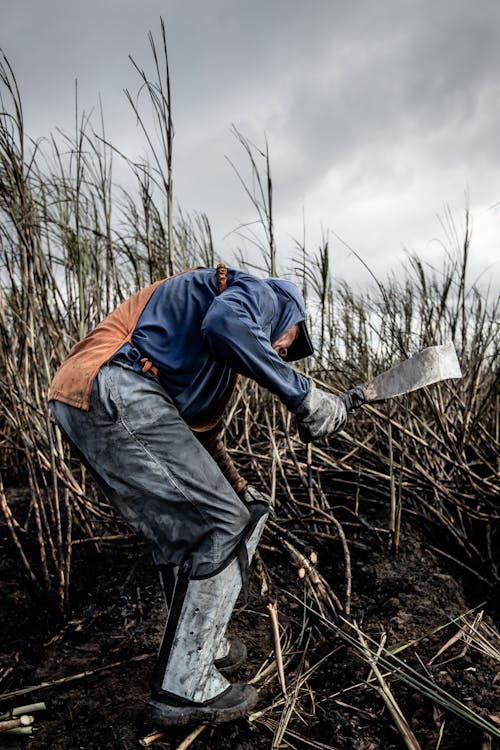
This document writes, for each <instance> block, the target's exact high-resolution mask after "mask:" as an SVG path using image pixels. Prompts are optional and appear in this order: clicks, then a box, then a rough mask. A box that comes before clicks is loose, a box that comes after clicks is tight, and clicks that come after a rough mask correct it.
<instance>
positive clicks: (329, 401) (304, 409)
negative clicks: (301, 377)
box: [295, 381, 347, 443]
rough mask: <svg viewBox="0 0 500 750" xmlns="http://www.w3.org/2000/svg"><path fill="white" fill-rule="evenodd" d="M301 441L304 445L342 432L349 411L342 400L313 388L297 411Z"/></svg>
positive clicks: (312, 385) (296, 416) (312, 386)
mask: <svg viewBox="0 0 500 750" xmlns="http://www.w3.org/2000/svg"><path fill="white" fill-rule="evenodd" d="M295 418H296V420H297V428H298V431H299V436H300V439H301V440H302V441H303V442H304V443H310V442H312V441H313V440H318V439H319V438H322V437H326V435H331V434H332V433H333V432H337V431H338V430H341V429H342V427H343V426H344V425H345V423H346V421H347V409H346V405H345V403H344V401H343V399H342V398H340V397H339V396H335V395H334V394H333V393H327V392H326V391H322V390H321V389H320V388H316V386H315V385H314V383H313V382H312V381H311V388H310V390H309V393H308V394H307V396H306V397H305V399H304V400H303V401H302V403H301V404H300V406H299V408H298V409H297V410H296V411H295Z"/></svg>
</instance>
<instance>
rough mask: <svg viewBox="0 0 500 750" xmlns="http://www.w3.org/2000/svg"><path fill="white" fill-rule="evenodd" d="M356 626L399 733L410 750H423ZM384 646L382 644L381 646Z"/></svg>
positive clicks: (383, 698) (380, 691)
mask: <svg viewBox="0 0 500 750" xmlns="http://www.w3.org/2000/svg"><path fill="white" fill-rule="evenodd" d="M354 628H355V630H356V633H357V635H358V639H359V642H360V643H361V646H362V647H363V651H364V652H365V655H366V659H367V661H368V663H369V665H370V667H371V670H372V672H373V674H374V675H375V677H376V678H377V681H378V683H379V685H380V690H379V693H380V696H381V697H382V700H383V701H384V703H385V705H386V706H387V709H388V710H389V713H390V714H391V716H392V718H393V720H394V723H395V724H396V727H397V728H398V730H399V733H400V734H401V736H402V738H403V740H404V742H405V744H406V747H408V748H409V750H422V749H421V747H420V745H419V743H418V740H417V738H416V737H415V735H414V734H413V732H412V730H411V727H410V725H409V724H408V722H407V721H406V719H405V717H404V716H403V713H402V711H401V709H400V708H399V705H398V703H397V701H396V699H395V697H394V695H393V694H392V692H391V691H390V689H389V686H388V684H387V682H386V681H385V680H384V678H383V677H382V674H381V672H380V670H379V668H378V667H377V664H376V661H375V659H374V658H373V656H372V654H371V652H370V649H369V648H368V646H367V643H366V641H365V639H364V637H363V634H362V632H361V630H360V629H359V628H358V626H357V625H356V624H354ZM381 647H382V646H381Z"/></svg>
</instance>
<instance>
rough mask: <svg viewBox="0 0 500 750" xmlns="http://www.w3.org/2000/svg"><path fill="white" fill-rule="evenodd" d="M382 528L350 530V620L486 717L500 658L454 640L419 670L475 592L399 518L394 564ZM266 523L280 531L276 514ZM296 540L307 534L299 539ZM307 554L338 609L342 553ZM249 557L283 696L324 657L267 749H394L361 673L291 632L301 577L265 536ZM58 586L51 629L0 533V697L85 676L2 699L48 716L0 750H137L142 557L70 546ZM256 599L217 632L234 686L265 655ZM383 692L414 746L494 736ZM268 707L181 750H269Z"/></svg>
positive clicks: (320, 637)
mask: <svg viewBox="0 0 500 750" xmlns="http://www.w3.org/2000/svg"><path fill="white" fill-rule="evenodd" d="M339 517H340V516H339ZM386 520H387V519H386V508H384V507H383V505H380V506H377V507H374V508H371V509H369V511H367V515H366V518H365V523H364V524H363V525H361V526H359V527H358V526H355V527H352V528H351V529H349V534H348V539H349V542H350V551H351V556H352V566H353V570H352V585H353V594H352V615H353V617H355V618H356V620H357V622H358V623H359V624H360V626H361V627H362V629H363V631H364V632H365V633H367V634H368V635H370V636H372V637H373V638H374V639H375V640H377V641H378V640H379V639H380V635H381V632H382V630H385V632H386V633H387V646H394V645H396V644H399V643H406V642H408V641H410V640H413V639H419V640H418V643H416V644H415V645H414V646H413V647H412V648H410V649H408V650H407V651H405V652H404V653H403V654H401V657H402V658H404V659H406V660H407V662H408V663H409V664H412V665H414V666H416V667H418V669H419V671H420V672H421V673H424V674H425V673H426V670H427V674H428V676H430V677H431V678H432V679H433V680H435V682H436V683H437V684H439V685H440V686H441V687H444V688H445V689H447V690H449V692H451V693H452V694H453V695H455V696H456V697H459V698H460V699H461V700H462V701H464V702H465V703H466V704H467V705H468V706H470V707H471V708H475V709H477V710H478V711H479V712H481V713H482V714H483V715H484V716H488V715H492V714H493V715H497V716H498V714H500V677H499V675H498V662H497V663H496V664H495V662H494V661H493V660H492V659H491V658H490V657H486V656H483V655H481V654H480V653H479V652H477V650H475V649H473V648H471V647H469V648H465V649H464V643H463V641H459V642H457V643H456V644H453V645H452V646H450V647H449V648H448V649H447V650H446V651H445V652H444V653H443V655H442V656H441V657H440V658H438V659H437V660H436V661H435V662H434V663H433V665H432V666H427V663H428V661H429V659H430V658H431V657H433V656H435V654H436V653H437V651H438V650H439V648H441V647H442V646H443V645H444V644H445V643H446V642H447V641H448V639H449V638H451V636H452V635H454V634H455V633H456V632H457V630H458V628H457V627H456V626H450V627H448V628H446V629H445V630H443V631H441V632H438V633H435V634H434V635H429V634H430V633H431V631H432V630H434V629H435V628H436V626H438V625H442V624H444V623H446V622H448V621H449V620H450V619H451V618H452V617H456V616H458V615H460V614H461V613H464V612H466V611H467V610H469V609H470V608H472V607H477V606H478V605H481V603H482V602H483V601H484V600H485V592H484V591H481V589H480V587H479V586H478V585H477V582H476V581H474V580H473V579H472V577H471V576H468V575H467V574H466V573H464V571H463V570H462V569H461V568H460V567H459V566H457V565H455V564H454V563H453V562H452V561H451V560H448V559H446V558H443V557H442V556H441V555H437V554H436V553H435V552H433V551H432V550H431V549H429V545H430V544H435V543H436V540H435V539H432V538H431V537H429V536H428V535H427V533H426V532H425V531H424V530H423V529H422V528H420V525H419V523H418V522H417V520H416V519H413V518H412V517H411V516H410V515H409V516H408V517H407V518H406V521H405V523H404V524H403V535H402V540H401V547H400V551H399V553H398V555H397V556H396V557H395V556H394V555H393V554H391V553H390V551H388V550H387V548H386V544H385V541H384V539H385V538H384V535H383V534H381V533H379V532H377V531H374V530H373V529H374V528H375V527H377V526H380V527H383V526H384V525H386ZM277 522H278V523H280V519H279V518H278V519H277ZM281 523H283V525H285V526H286V528H287V529H288V530H289V531H290V530H294V531H295V532H296V533H297V534H299V535H300V534H301V533H303V534H304V533H305V530H304V526H302V527H301V524H300V523H299V522H297V523H294V522H291V521H290V519H287V520H286V521H282V522H281ZM307 531H308V533H309V539H310V538H311V535H312V533H313V531H312V530H311V529H308V530H307ZM316 551H317V553H318V556H319V562H318V570H319V571H320V572H321V573H322V574H323V575H324V576H325V578H326V579H327V580H328V581H329V583H330V584H331V585H332V588H333V589H334V590H337V593H338V595H339V597H340V598H342V596H343V586H344V567H343V555H342V550H341V546H340V544H339V543H338V542H336V541H335V540H327V539H322V540H320V541H319V542H318V544H317V545H316ZM260 555H261V558H262V562H263V565H264V569H265V570H266V573H267V577H268V579H269V583H270V586H271V597H272V598H274V597H276V599H277V601H278V610H279V620H280V625H281V627H282V636H283V637H282V641H283V645H284V656H285V661H286V678H287V682H288V685H289V686H292V687H293V686H294V684H295V683H294V677H295V676H296V675H297V674H298V673H299V670H302V671H304V669H307V668H308V667H312V666H314V665H316V664H317V663H318V662H319V661H320V660H321V659H322V658H323V657H327V658H326V659H325V660H324V662H323V663H322V664H321V665H320V666H319V667H317V669H315V670H314V671H313V673H312V674H311V676H310V677H309V679H308V681H307V682H306V683H304V684H303V686H302V688H301V689H300V691H299V692H298V694H297V702H296V704H295V711H294V713H293V714H292V718H291V719H290V722H289V724H288V729H289V730H290V731H291V732H293V733H294V734H293V735H292V734H286V735H285V737H284V740H283V741H282V743H281V745H280V746H281V747H296V748H302V747H304V748H305V747H308V746H309V747H310V746H313V747H326V748H336V749H338V750H346V749H347V748H349V749H352V748H354V749H355V750H378V749H379V748H380V749H383V750H391V748H395V749H396V748H404V747H405V744H404V742H403V741H402V739H401V736H400V734H399V733H398V731H397V730H396V729H395V727H394V723H393V721H392V719H391V717H390V715H389V714H388V711H387V709H386V708H385V707H384V704H383V702H382V700H381V698H380V695H379V693H378V692H377V690H376V689H375V688H374V687H368V686H366V684H364V680H365V679H366V677H367V675H368V673H369V668H368V666H367V665H366V663H364V662H363V661H362V660H361V659H360V658H359V657H358V656H357V655H356V653H355V652H354V650H353V649H352V647H349V646H347V645H346V644H345V643H344V642H343V640H342V639H340V638H339V636H338V635H336V634H335V632H333V631H332V630H331V629H330V628H329V627H327V626H326V625H325V624H324V623H321V622H320V621H319V620H318V619H317V618H316V617H315V616H314V615H311V616H310V617H309V619H308V621H307V623H306V628H305V630H304V632H303V617H304V608H303V606H302V604H301V603H300V602H301V600H302V598H303V595H304V581H303V580H301V579H299V578H298V576H297V573H296V569H295V568H294V567H293V565H292V563H291V561H290V558H289V557H287V555H286V554H285V552H284V551H283V549H281V548H280V547H279V545H278V544H277V538H276V536H275V535H273V534H271V533H270V532H266V534H265V536H264V539H263V544H262V547H261V551H260ZM72 576H73V587H72V600H71V607H72V608H71V612H70V615H69V617H68V618H67V620H66V621H65V622H58V621H57V620H56V619H55V618H54V616H53V615H50V614H49V613H48V612H49V610H48V608H47V606H46V605H45V604H44V603H43V602H41V601H39V600H38V599H37V598H36V597H35V595H34V594H32V593H30V592H29V591H28V589H27V586H26V582H25V580H24V578H23V576H22V573H21V570H20V565H19V564H18V562H17V558H16V557H15V555H14V552H13V550H12V548H11V546H10V542H9V540H8V535H7V530H6V528H5V527H2V526H0V580H1V600H0V634H1V639H0V693H1V694H2V695H4V694H5V693H6V692H8V691H11V690H15V689H17V688H20V687H23V686H29V685H39V684H40V683H42V682H43V681H48V682H53V681H54V680H56V679H58V678H62V677H69V676H72V675H78V674H81V673H82V672H90V673H91V674H88V675H87V676H84V677H80V678H78V679H75V680H73V681H69V682H65V683H60V684H55V685H52V686H51V687H48V688H44V689H41V688H39V689H34V690H33V691H32V692H29V693H28V694H26V695H24V696H21V697H16V698H15V699H12V700H10V701H9V700H3V701H0V713H1V710H2V709H3V708H9V705H11V704H12V703H14V704H15V705H23V704H26V703H30V702H33V701H38V700H44V701H45V702H46V704H47V710H46V712H44V713H43V714H38V715H37V718H36V725H37V728H38V729H37V732H36V735H34V736H33V737H32V738H29V737H13V736H10V737H9V736H7V735H3V736H1V737H0V746H1V747H3V746H5V747H9V748H13V749H14V748H15V749H16V750H17V748H25V747H36V748H37V749H38V748H40V749H41V748H47V749H48V748H50V749H51V750H69V749H72V750H73V749H79V748H82V749H83V750H94V749H95V750H98V749H99V750H100V749H101V748H103V749H104V748H107V749H108V748H123V749H125V748H127V749H129V748H130V749H131V748H137V747H139V744H138V736H141V735H142V734H143V733H144V730H143V728H142V727H139V729H138V727H137V717H138V714H139V713H140V709H141V706H142V705H143V703H144V701H145V700H147V697H148V676H149V674H150V672H151V669H152V667H153V664H154V660H155V657H154V653H155V650H156V648H157V646H158V643H159V640H160V637H161V633H162V629H163V622H164V616H163V613H162V602H161V596H160V590H159V585H158V583H157V577H156V572H155V569H154V567H153V565H152V562H151V560H150V556H149V553H148V550H147V549H146V548H145V547H144V546H143V545H142V544H141V543H139V542H137V541H135V540H134V539H131V538H129V537H126V536H125V537H124V538H123V539H121V540H117V541H114V542H108V543H106V544H103V545H102V547H101V551H100V552H99V553H98V552H96V550H95V549H94V548H93V546H92V545H91V544H88V543H86V544H77V545H75V547H74V562H73V569H72ZM486 596H488V594H487V593H486ZM489 596H490V600H489V602H487V603H486V604H485V605H484V607H483V609H484V610H485V615H484V621H485V622H487V623H489V624H490V625H492V624H493V620H492V619H491V617H490V615H491V614H492V611H491V607H492V605H493V599H492V598H491V592H490V593H489ZM294 597H297V598H294ZM267 601H268V599H267V596H262V594H261V579H260V578H259V577H258V576H257V574H256V573H255V572H254V573H253V574H252V579H251V584H250V591H249V598H248V601H247V602H246V603H245V602H243V601H239V603H238V606H237V609H236V612H235V614H234V617H233V619H232V623H231V631H232V632H233V633H234V634H235V635H237V636H239V637H240V638H241V639H243V640H244V641H245V642H246V644H247V647H248V650H249V659H248V662H247V664H246V665H245V666H244V667H242V668H240V670H239V672H238V674H237V679H238V680H245V679H250V678H252V677H253V676H254V675H255V674H256V672H257V670H258V669H259V668H260V667H261V665H262V664H263V663H264V662H266V660H267V662H266V663H267V664H272V661H273V655H272V654H273V648H272V636H271V628H270V623H269V618H268V616H267V609H266V604H267ZM302 632H303V637H302V640H300V636H301V633H302ZM304 650H305V660H304V659H302V655H303V654H304ZM332 651H334V653H333V654H332V653H331V652H332ZM273 674H275V673H273ZM389 682H390V686H391V689H392V690H393V692H394V694H395V696H396V698H397V700H398V702H399V705H400V706H401V709H402V711H403V713H404V715H405V717H406V718H407V720H408V721H409V722H410V724H411V727H412V729H413V731H414V733H415V735H416V737H417V739H418V740H419V742H420V745H421V747H422V750H427V748H429V749H434V748H437V747H439V748H440V750H468V749H469V748H470V750H472V749H474V750H482V749H483V748H484V749H485V750H487V748H499V747H500V743H499V741H498V740H496V739H493V741H492V743H491V744H489V740H488V739H485V737H484V735H483V733H482V731H481V730H478V729H476V728H474V727H472V726H470V725H469V724H467V723H466V722H464V721H463V720H460V719H458V718H456V717H455V716H453V715H452V714H451V713H448V712H446V711H441V710H438V709H436V708H435V707H433V705H432V703H431V702H430V701H429V700H428V699H426V698H423V697H422V696H421V695H420V694H419V693H418V692H417V691H416V690H415V689H414V688H411V687H408V686H407V685H405V684H404V683H402V682H400V681H398V680H396V679H395V678H391V679H390V681H389ZM261 695H262V698H261V703H260V707H261V708H266V707H269V706H270V705H271V703H272V701H273V699H276V698H277V697H278V698H279V696H280V689H279V685H278V682H277V679H276V677H275V676H274V677H273V678H272V679H271V681H269V682H268V683H267V684H265V685H264V686H263V687H262V691H261ZM280 712H281V708H280V707H279V706H278V707H275V708H274V709H272V710H270V711H267V712H266V713H265V714H264V715H263V716H261V717H260V721H257V722H256V723H254V724H252V725H251V726H250V725H249V724H248V722H247V721H246V720H243V719H241V720H238V721H236V722H233V723H232V724H227V725H223V726H219V727H208V728H206V729H205V730H204V731H203V732H202V734H201V735H200V736H199V737H198V739H196V740H195V741H194V743H193V744H192V745H191V747H194V748H200V749H201V748H214V749H215V748H234V749H236V750H249V749H250V748H255V749H260V748H270V747H271V746H272V742H273V731H274V729H275V726H276V725H275V724H273V721H274V722H277V721H279V718H280ZM443 724H444V727H443ZM440 729H442V735H441V742H440V744H439V737H440ZM190 731H191V730H190V728H183V729H179V730H173V731H170V732H169V733H168V734H167V735H166V736H165V737H164V738H163V739H162V740H160V741H158V742H157V743H156V744H155V745H154V747H158V748H168V749H169V750H174V748H177V747H178V745H179V744H180V743H181V742H182V740H183V739H184V738H185V737H186V736H187V735H188V734H189V732H190ZM306 741H307V742H309V743H310V744H309V745H308V744H307V743H306Z"/></svg>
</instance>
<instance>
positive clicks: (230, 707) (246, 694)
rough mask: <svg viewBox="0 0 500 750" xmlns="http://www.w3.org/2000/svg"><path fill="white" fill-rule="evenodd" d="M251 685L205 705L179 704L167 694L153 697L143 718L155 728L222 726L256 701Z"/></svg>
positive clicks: (234, 688) (237, 686)
mask: <svg viewBox="0 0 500 750" xmlns="http://www.w3.org/2000/svg"><path fill="white" fill-rule="evenodd" d="M258 697H259V694H258V692H257V690H255V688H253V687H252V686H251V685H246V684H239V683H235V684H234V685H230V686H229V688H228V689H227V690H225V691H224V693H222V695H219V696H217V698H213V699H212V700H210V701H206V702H205V703H193V702H190V701H181V700H179V699H178V698H176V697H175V696H173V695H172V696H169V695H168V694H167V693H163V694H162V693H153V694H152V696H151V698H150V699H149V701H148V702H147V703H146V706H145V708H144V712H143V717H144V719H146V720H147V721H149V722H151V724H153V725H154V726H158V727H173V726H184V725H185V724H193V723H196V722H207V723H210V724H223V723H224V722H226V721H233V720H235V719H239V718H241V717H243V716H246V715H247V714H248V713H249V712H250V711H251V710H252V708H253V707H254V706H255V705H256V703H257V701H258Z"/></svg>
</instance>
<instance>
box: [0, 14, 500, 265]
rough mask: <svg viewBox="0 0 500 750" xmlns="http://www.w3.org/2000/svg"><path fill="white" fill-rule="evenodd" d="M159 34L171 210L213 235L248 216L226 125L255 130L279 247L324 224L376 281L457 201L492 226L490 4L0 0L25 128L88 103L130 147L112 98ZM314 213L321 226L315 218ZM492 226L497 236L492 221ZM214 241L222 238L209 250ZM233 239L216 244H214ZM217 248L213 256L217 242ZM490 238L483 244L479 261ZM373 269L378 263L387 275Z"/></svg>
mask: <svg viewBox="0 0 500 750" xmlns="http://www.w3.org/2000/svg"><path fill="white" fill-rule="evenodd" d="M160 15H162V16H163V17H164V18H165V21H166V23H167V32H168V45H169V56H170V63H171V71H172V86H173V94H174V120H175V125H176V141H175V183H176V186H177V191H178V192H177V196H178V199H179V200H180V202H181V204H182V206H183V208H185V209H186V210H190V209H197V210H205V211H207V213H208V214H209V216H210V217H211V218H212V221H213V224H214V230H215V235H216V237H218V238H219V240H220V238H221V237H222V236H224V235H225V234H226V233H227V232H229V231H230V230H231V229H232V228H234V227H235V226H236V225H237V223H238V221H245V220H248V219H249V218H252V214H251V209H250V206H249V204H248V202H247V201H246V199H245V196H244V194H243V191H241V190H239V189H238V186H237V181H236V180H235V178H234V177H233V175H232V174H231V171H230V168H229V167H228V165H227V162H226V160H225V159H224V156H225V154H228V155H230V156H231V158H232V159H233V160H235V161H236V162H237V163H238V165H239V166H240V167H241V169H242V171H244V170H245V164H244V160H243V159H242V154H241V150H239V149H238V147H237V145H236V143H235V141H234V139H233V138H232V136H231V135H230V132H229V130H230V126H231V123H233V122H234V123H235V124H236V125H237V126H238V127H239V128H240V129H241V130H242V132H243V133H245V134H246V135H248V136H249V137H250V138H252V139H254V140H255V141H256V142H258V143H260V144H262V142H263V137H264V133H266V134H267V137H268V140H269V144H270V148H271V158H272V167H273V177H274V182H275V187H276V210H277V213H276V224H277V228H278V237H279V239H280V240H281V242H282V244H283V246H285V247H289V246H290V244H291V243H290V240H289V238H288V233H290V232H292V233H294V232H297V233H299V234H300V233H301V226H300V224H301V212H302V207H303V206H304V205H305V206H306V216H309V217H310V220H311V221H312V222H313V223H314V224H315V228H314V230H313V231H312V232H311V237H312V240H313V241H314V238H315V237H317V236H318V234H319V231H320V230H319V226H320V220H322V221H323V222H324V223H325V225H326V226H329V225H333V227H334V229H336V230H337V231H339V230H340V231H341V233H342V235H343V236H344V237H345V238H346V239H347V240H348V241H349V242H350V243H351V244H356V245H357V247H358V249H359V250H360V251H362V252H363V251H365V250H366V252H367V254H368V255H369V256H370V258H372V259H373V260H374V262H376V263H377V264H380V267H381V268H382V267H389V266H390V264H391V263H393V262H394V261H395V259H396V258H397V257H401V247H402V246H403V245H408V246H410V247H413V248H416V249H418V248H419V247H422V244H424V243H425V242H426V240H429V239H431V238H432V237H433V236H434V233H435V232H436V226H437V223H436V220H435V215H436V213H438V212H439V211H441V209H442V206H443V204H445V203H449V204H450V205H452V206H453V207H454V208H455V209H456V210H457V211H458V213H459V215H460V213H461V211H462V210H463V206H464V198H463V195H464V192H465V190H466V189H467V188H469V189H470V195H471V205H472V208H473V209H476V210H477V211H478V217H479V218H478V225H479V227H480V228H479V231H478V237H479V238H480V239H481V242H483V243H485V245H488V243H490V244H491V242H492V241H493V240H492V238H493V237H494V227H496V228H497V229H498V216H497V215H496V216H495V215H494V214H488V213H487V211H486V209H487V207H488V206H490V205H492V204H494V203H496V202H498V200H499V195H498V190H499V189H498V182H497V175H498V155H497V152H498V149H497V136H496V133H497V131H498V129H499V125H500V123H499V119H500V118H499V114H500V113H499V94H500V83H499V81H500V78H499V75H498V74H499V70H500V5H499V4H498V3H497V2H496V0H482V1H481V2H480V3H476V4H472V3H470V2H465V0H442V1H441V2H438V3H436V2H432V0H422V1H421V2H419V3H415V2H412V1H410V0H384V2H383V3H374V2H373V1H372V0H357V1H356V2H352V3H343V2H340V0H335V1H332V0H315V2H314V3H303V2H299V1H298V0H272V2H269V0H253V2H252V3H248V2H243V1H241V2H235V1H234V0H210V2H206V1H205V0H184V1H183V2H182V3H181V2H178V1H175V0H162V1H161V2H160V1H159V0H150V1H149V2H148V3H143V4H139V3H133V2H131V0H107V2H106V3H98V2H97V0H88V1H87V3H85V4H76V3H74V4H73V3H67V2H63V0H45V1H44V2H43V3H40V2H36V1H35V0H26V1H25V2H23V3H15V2H14V1H13V0H10V1H9V2H7V1H6V2H4V3H3V4H2V8H1V10H0V47H2V48H3V49H4V51H5V52H6V53H7V54H8V56H9V58H10V60H11V62H12V64H13V66H14V69H15V71H16V73H17V76H18V79H19V82H20V85H21V89H22V92H23V100H24V105H25V110H26V116H27V125H28V130H29V131H30V132H32V133H33V134H35V135H37V136H40V135H42V134H47V133H48V131H50V130H53V129H54V127H55V126H56V125H62V126H63V127H65V128H67V129H69V128H71V127H72V126H73V117H74V115H73V98H74V92H73V85H74V79H75V78H78V80H79V100H80V106H81V107H83V108H85V109H87V110H88V109H90V108H91V107H92V106H95V105H96V103H97V99H98V94H101V95H102V99H103V103H104V110H105V115H106V122H107V131H108V136H109V138H110V139H111V140H112V141H113V142H116V143H117V145H119V146H120V147H121V148H123V149H124V150H125V151H127V153H129V154H130V155H132V156H134V155H136V154H139V153H142V152H143V151H144V148H145V146H144V143H143V140H142V139H141V136H140V132H139V130H138V129H137V128H136V126H135V123H134V118H133V116H132V114H131V113H130V111H129V109H128V106H127V104H126V101H125V97H124V96H123V93H122V90H123V89H124V88H126V87H128V88H130V89H131V90H135V89H136V88H137V77H136V75H135V74H134V71H133V70H132V67H131V65H130V63H129V62H128V59H127V56H128V54H129V53H131V54H132V55H133V56H134V58H135V59H136V60H137V61H138V63H139V64H141V65H144V66H145V67H146V68H148V69H150V68H151V56H150V53H149V50H148V42H147V36H146V35H147V31H148V30H150V29H152V30H153V31H154V33H155V36H156V38H157V39H158V38H159V17H160ZM321 212H324V213H321ZM495 222H496V223H495ZM220 241H221V240H220ZM231 243H234V237H232V238H231V239H230V240H229V241H228V242H226V244H225V247H227V248H229V247H230V245H231ZM221 246H222V247H223V246H224V245H221ZM497 250H498V240H497V241H496V245H495V246H494V248H493V249H492V247H491V246H490V245H488V246H487V247H486V246H485V247H483V248H480V249H479V250H478V252H479V253H482V254H483V257H484V258H486V259H487V258H489V257H491V256H492V253H493V252H497ZM384 264H385V266H384Z"/></svg>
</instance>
